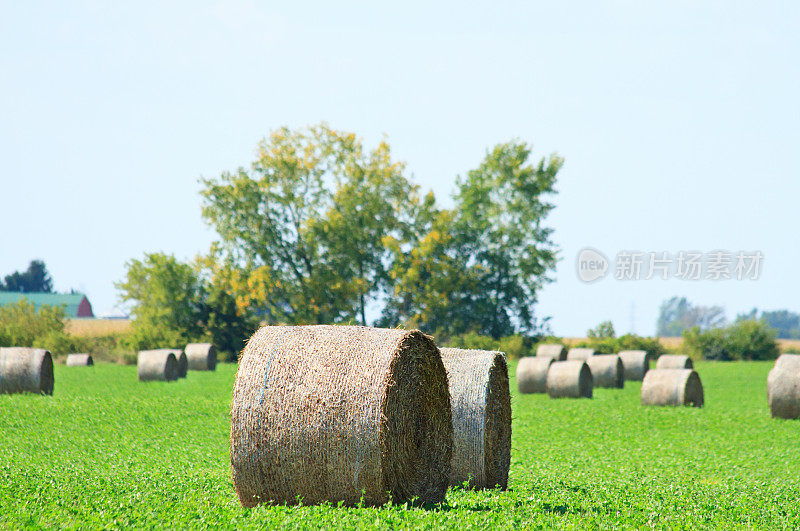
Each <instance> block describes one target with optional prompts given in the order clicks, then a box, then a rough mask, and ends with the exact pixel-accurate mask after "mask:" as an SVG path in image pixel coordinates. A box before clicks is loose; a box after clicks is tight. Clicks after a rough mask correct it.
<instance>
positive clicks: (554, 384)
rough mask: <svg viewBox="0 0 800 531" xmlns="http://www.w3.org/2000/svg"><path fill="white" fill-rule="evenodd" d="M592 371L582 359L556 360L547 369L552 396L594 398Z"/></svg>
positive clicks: (548, 387)
mask: <svg viewBox="0 0 800 531" xmlns="http://www.w3.org/2000/svg"><path fill="white" fill-rule="evenodd" d="M593 387H594V383H593V382H592V371H591V370H589V366H588V365H586V362H585V361H582V360H569V361H556V362H555V363H553V364H552V365H551V366H550V370H549V371H547V395H548V396H549V397H550V398H592V388H593Z"/></svg>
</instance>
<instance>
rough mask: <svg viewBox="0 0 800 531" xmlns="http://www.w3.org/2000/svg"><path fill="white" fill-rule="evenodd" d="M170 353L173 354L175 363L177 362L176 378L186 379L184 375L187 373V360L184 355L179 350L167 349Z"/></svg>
mask: <svg viewBox="0 0 800 531" xmlns="http://www.w3.org/2000/svg"><path fill="white" fill-rule="evenodd" d="M168 350H169V351H170V352H172V353H173V354H175V361H177V362H178V365H177V367H178V368H177V375H178V378H186V374H187V373H188V371H189V359H188V358H187V357H186V353H185V352H184V351H182V350H180V349H177V348H173V349H168Z"/></svg>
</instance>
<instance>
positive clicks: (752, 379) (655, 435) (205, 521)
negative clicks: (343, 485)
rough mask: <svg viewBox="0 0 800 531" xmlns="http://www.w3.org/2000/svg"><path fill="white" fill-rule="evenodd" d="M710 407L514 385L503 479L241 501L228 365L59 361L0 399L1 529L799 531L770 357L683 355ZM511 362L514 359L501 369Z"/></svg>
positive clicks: (636, 387)
mask: <svg viewBox="0 0 800 531" xmlns="http://www.w3.org/2000/svg"><path fill="white" fill-rule="evenodd" d="M697 366H698V371H699V373H700V375H701V377H702V379H703V383H704V385H705V391H706V407H705V408H703V409H691V408H678V409H676V408H644V407H642V406H640V404H639V391H640V387H641V384H640V383H637V382H626V385H625V389H623V390H610V389H596V390H595V398H594V399H592V400H568V399H562V400H551V399H549V398H547V397H546V396H543V395H524V396H520V395H517V394H516V382H515V381H514V379H513V378H512V382H511V384H512V390H513V393H514V394H513V396H512V402H513V418H514V420H513V441H512V442H513V445H512V464H511V476H510V482H509V487H510V488H509V490H508V491H506V492H499V491H486V492H471V491H465V490H463V489H460V488H459V489H453V490H451V491H450V492H448V495H447V502H446V503H445V504H444V505H442V506H439V507H434V508H427V509H425V508H414V509H406V508H403V507H394V506H384V507H378V508H337V507H334V506H330V505H324V506H313V507H285V506H281V507H263V506H262V507H259V508H256V509H243V508H241V507H240V505H239V502H238V498H237V497H236V494H235V492H234V489H233V484H232V479H231V473H230V456H229V447H228V433H229V429H230V420H229V410H230V403H231V394H232V386H233V381H234V377H235V371H236V366H235V365H230V364H222V365H221V366H220V367H219V369H218V370H217V371H216V372H211V373H202V372H190V373H189V377H188V379H186V380H181V381H178V382H176V383H170V384H166V383H155V382H154V383H146V384H144V383H139V382H138V381H137V378H136V367H128V366H117V365H106V364H99V365H97V366H95V367H93V368H68V367H64V366H61V365H59V366H56V369H55V370H56V385H55V393H54V395H53V396H52V397H42V396H30V395H27V396H24V395H14V396H7V395H6V396H0V433H2V434H3V444H2V452H0V507H1V509H0V528H12V529H16V528H22V527H48V528H52V527H57V528H62V527H73V526H79V527H88V528H119V527H123V528H124V527H137V528H141V527H154V528H186V527H192V528H194V527H223V528H231V527H241V528H272V527H278V526H280V527H285V528H302V529H316V528H319V527H347V528H351V527H355V528H372V527H381V528H400V527H402V528H422V527H424V528H452V527H457V528H462V529H463V528H480V529H494V528H517V527H523V528H524V527H533V528H540V527H543V528H575V527H580V528H583V527H588V528H598V527H599V528H611V527H621V528H642V527H659V528H698V527H703V528H711V529H720V528H732V527H746V528H756V529H763V528H785V529H789V528H795V529H796V528H798V527H799V526H800V503H798V500H800V421H781V420H774V419H772V418H770V416H769V413H768V410H767V403H766V384H765V381H766V376H767V372H768V371H769V369H770V366H771V364H770V363H746V362H737V363H708V362H705V363H703V362H701V363H698V364H697ZM514 368H515V365H514V364H513V363H512V365H511V371H512V374H513V372H514Z"/></svg>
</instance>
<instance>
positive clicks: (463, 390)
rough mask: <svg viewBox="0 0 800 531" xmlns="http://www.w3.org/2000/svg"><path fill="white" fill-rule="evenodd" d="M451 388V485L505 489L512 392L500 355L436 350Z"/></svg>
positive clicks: (508, 463)
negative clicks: (440, 356)
mask: <svg viewBox="0 0 800 531" xmlns="http://www.w3.org/2000/svg"><path fill="white" fill-rule="evenodd" d="M440 350H441V353H442V362H443V363H444V368H445V370H446V371H447V380H448V384H449V387H450V404H451V411H452V413H453V459H452V469H451V472H450V485H453V486H455V485H461V484H463V483H464V482H465V481H469V485H470V487H472V488H478V489H482V488H492V487H500V488H501V489H504V490H505V488H506V486H507V485H508V467H509V466H510V465H511V393H510V391H509V388H508V365H507V364H506V357H505V355H504V354H502V353H500V352H492V351H486V350H462V349H457V348H443V349H440Z"/></svg>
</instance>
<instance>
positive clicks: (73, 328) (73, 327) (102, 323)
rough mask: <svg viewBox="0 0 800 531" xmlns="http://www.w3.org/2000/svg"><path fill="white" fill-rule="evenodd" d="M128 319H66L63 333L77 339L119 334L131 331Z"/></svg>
mask: <svg viewBox="0 0 800 531" xmlns="http://www.w3.org/2000/svg"><path fill="white" fill-rule="evenodd" d="M131 322H132V321H131V320H130V319H67V325H66V328H65V331H66V332H67V333H68V334H71V335H73V336H79V337H97V336H107V335H112V334H120V333H124V332H127V331H128V330H130V329H131Z"/></svg>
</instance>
